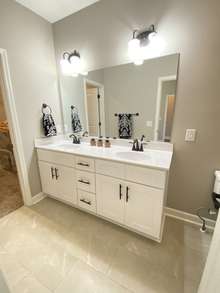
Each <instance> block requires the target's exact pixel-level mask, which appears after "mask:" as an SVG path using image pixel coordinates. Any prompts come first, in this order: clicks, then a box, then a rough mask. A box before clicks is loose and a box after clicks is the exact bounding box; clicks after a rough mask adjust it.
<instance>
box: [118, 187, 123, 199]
mask: <svg viewBox="0 0 220 293" xmlns="http://www.w3.org/2000/svg"><path fill="white" fill-rule="evenodd" d="M119 199H120V200H121V199H122V185H121V184H119Z"/></svg>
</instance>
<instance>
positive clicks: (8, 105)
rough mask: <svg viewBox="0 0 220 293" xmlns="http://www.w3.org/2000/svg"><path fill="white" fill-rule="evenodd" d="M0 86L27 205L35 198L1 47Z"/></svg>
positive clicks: (12, 92) (6, 64)
mask: <svg viewBox="0 0 220 293" xmlns="http://www.w3.org/2000/svg"><path fill="white" fill-rule="evenodd" d="M0 86H1V90H2V94H3V103H4V107H5V112H6V117H7V121H8V126H9V133H10V137H11V141H12V144H13V150H14V156H15V162H16V166H17V171H18V178H19V183H20V188H21V193H22V197H23V201H24V204H25V205H32V204H33V199H32V196H31V190H30V185H29V179H28V172H27V166H26V161H25V156H24V147H23V142H22V137H21V131H20V127H19V121H18V115H17V110H16V104H15V95H14V91H13V87H12V81H11V75H10V68H9V62H8V55H7V51H6V50H5V49H1V48H0Z"/></svg>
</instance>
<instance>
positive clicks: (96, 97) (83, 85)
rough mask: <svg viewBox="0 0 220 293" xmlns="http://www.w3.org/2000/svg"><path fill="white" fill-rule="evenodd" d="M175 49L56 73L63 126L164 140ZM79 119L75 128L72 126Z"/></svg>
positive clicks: (175, 65)
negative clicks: (96, 67)
mask: <svg viewBox="0 0 220 293" xmlns="http://www.w3.org/2000/svg"><path fill="white" fill-rule="evenodd" d="M178 62H179V54H174V55H169V56H164V57H160V58H155V59H150V60H145V62H144V64H143V65H141V66H135V65H134V64H133V63H129V64H123V65H118V66H114V67H108V68H103V69H99V70H95V71H91V72H89V73H88V75H87V76H81V75H80V76H78V77H70V76H63V75H62V76H61V77H60V81H61V93H62V101H63V116H64V124H65V125H64V129H65V132H66V133H72V132H78V131H80V130H81V131H88V132H89V135H90V136H105V137H117V138H122V139H129V138H130V139H133V138H139V137H141V135H145V137H146V138H147V139H149V140H160V141H170V139H171V132H172V124H173V116H174V109H175V100H176V87H177V71H178ZM73 119H79V121H78V122H79V124H80V125H81V127H79V128H77V127H76V121H73Z"/></svg>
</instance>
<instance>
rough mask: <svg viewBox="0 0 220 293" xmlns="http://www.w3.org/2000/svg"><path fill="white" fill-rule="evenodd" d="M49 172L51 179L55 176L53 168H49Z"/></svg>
mask: <svg viewBox="0 0 220 293" xmlns="http://www.w3.org/2000/svg"><path fill="white" fill-rule="evenodd" d="M50 173H51V177H52V179H53V178H54V177H55V174H54V168H53V167H51V168H50Z"/></svg>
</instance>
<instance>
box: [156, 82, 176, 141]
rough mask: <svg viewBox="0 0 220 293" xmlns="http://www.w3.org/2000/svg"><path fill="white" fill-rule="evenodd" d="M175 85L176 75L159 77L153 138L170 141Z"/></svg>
mask: <svg viewBox="0 0 220 293" xmlns="http://www.w3.org/2000/svg"><path fill="white" fill-rule="evenodd" d="M176 87H177V80H176V76H164V77H160V78H159V81H158V93H157V106H156V114H155V130H154V140H159V141H165V142H170V141H171V134H172V125H173V118H174V109H175V101H176Z"/></svg>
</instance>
